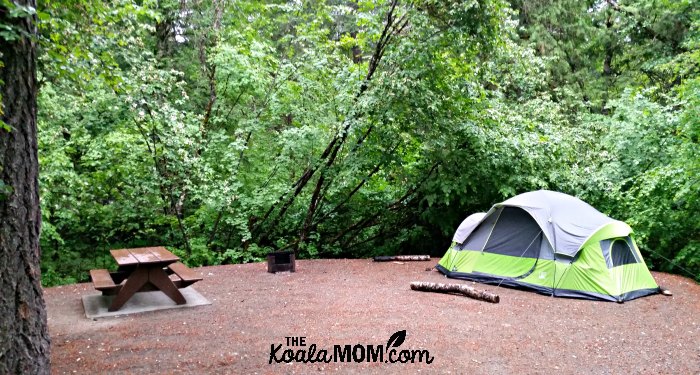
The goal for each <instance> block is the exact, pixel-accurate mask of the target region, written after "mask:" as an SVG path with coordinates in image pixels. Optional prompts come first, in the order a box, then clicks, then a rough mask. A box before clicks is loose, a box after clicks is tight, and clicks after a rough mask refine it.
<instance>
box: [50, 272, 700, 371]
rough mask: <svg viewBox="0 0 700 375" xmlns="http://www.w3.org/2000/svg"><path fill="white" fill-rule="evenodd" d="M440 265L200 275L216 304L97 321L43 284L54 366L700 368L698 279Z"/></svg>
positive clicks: (78, 292)
mask: <svg viewBox="0 0 700 375" xmlns="http://www.w3.org/2000/svg"><path fill="white" fill-rule="evenodd" d="M437 261H438V259H435V258H434V259H432V260H431V261H430V262H386V263H378V262H373V261H371V260H367V259H354V260H346V259H336V260H302V261H297V272H296V273H277V274H271V273H267V272H266V264H264V263H253V264H243V265H226V266H216V267H202V268H195V269H194V270H195V271H196V272H198V273H199V274H201V276H202V277H203V278H204V280H203V281H201V282H199V283H198V284H196V285H195V288H196V289H197V291H199V292H200V293H201V294H202V295H204V296H205V297H206V298H207V299H209V300H210V301H211V302H212V304H211V305H207V306H198V307H194V308H185V309H172V310H162V311H156V312H147V313H142V314H136V315H130V316H121V317H116V318H105V319H98V320H91V319H87V318H86V317H85V314H84V311H83V305H82V302H81V297H82V296H84V295H88V294H97V293H98V292H97V291H95V290H94V289H93V288H92V285H91V284H76V285H65V286H60V287H54V288H47V289H45V299H46V304H47V309H48V322H49V330H50V333H51V339H52V352H51V364H52V372H53V373H55V374H73V373H82V374H97V373H148V374H155V373H163V374H173V373H202V374H203V373H212V374H308V373H311V372H337V373H363V374H364V373H376V374H387V373H396V374H405V373H443V374H447V373H453V374H464V373H469V374H512V373H532V374H536V373H542V374H544V373H552V372H557V373H576V374H651V373H654V374H656V373H667V374H700V314H699V312H700V285H698V284H697V283H695V282H694V281H693V280H690V279H687V278H684V277H681V276H677V275H669V274H663V273H654V277H655V279H656V281H657V282H658V284H659V285H661V286H663V287H665V288H668V289H669V290H671V291H672V292H673V296H671V297H668V296H663V295H653V296H649V297H644V298H640V299H636V300H633V301H629V302H626V303H624V304H617V303H611V302H596V301H584V300H576V299H567V298H552V297H548V296H544V295H539V294H536V293H532V292H525V291H521V290H514V289H507V288H498V287H494V286H487V285H481V284H474V283H471V282H464V281H460V280H451V279H446V278H445V277H444V276H443V275H441V274H440V273H438V272H436V271H430V270H427V269H428V268H429V267H431V266H433V265H434V264H436V263H437ZM412 281H428V282H451V283H465V284H468V285H471V286H474V287H476V288H477V289H481V290H488V291H491V292H493V293H496V294H498V295H499V296H500V303H497V304H494V303H487V302H483V301H478V300H474V299H470V298H467V297H463V296H456V295H449V294H436V293H426V292H417V291H412V290H411V289H410V286H409V285H410V282H412ZM402 331H405V332H402ZM287 338H289V339H287ZM302 341H303V346H302V345H301V344H302ZM380 346H381V348H380ZM312 348H313V350H312ZM390 349H392V350H394V352H393V353H391V350H390ZM323 350H325V351H326V353H323V355H321V353H322V351H323ZM286 351H288V353H289V354H285V352H286ZM403 352H405V353H406V354H402V353H403ZM411 354H413V356H411ZM292 355H293V356H294V358H292V357H290V356H292ZM343 357H344V358H345V361H343V362H336V360H338V359H341V358H343ZM291 359H293V361H291V362H290V363H285V361H289V360H291ZM309 359H313V360H316V359H320V360H323V359H326V360H330V362H325V361H315V362H312V361H309ZM359 359H362V361H360V362H359V363H358V362H355V361H354V360H359ZM410 359H413V363H412V362H411V360H410ZM302 360H306V362H303V361H302ZM348 360H351V361H348ZM278 361H279V362H281V363H277V362H278ZM270 362H272V363H270ZM401 362H407V363H401ZM427 362H430V363H427Z"/></svg>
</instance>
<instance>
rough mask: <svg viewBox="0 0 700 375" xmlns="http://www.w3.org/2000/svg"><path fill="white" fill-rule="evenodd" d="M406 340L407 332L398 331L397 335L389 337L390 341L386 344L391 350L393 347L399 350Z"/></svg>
mask: <svg viewBox="0 0 700 375" xmlns="http://www.w3.org/2000/svg"><path fill="white" fill-rule="evenodd" d="M404 340H406V330H405V329H404V330H402V331H396V333H394V334H393V335H391V337H389V341H387V342H386V347H387V348H391V347H392V346H393V347H394V348H398V347H399V346H401V344H403V341H404Z"/></svg>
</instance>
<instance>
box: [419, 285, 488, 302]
mask: <svg viewBox="0 0 700 375" xmlns="http://www.w3.org/2000/svg"><path fill="white" fill-rule="evenodd" d="M411 289H413V290H418V291H421V292H436V293H456V294H461V295H464V296H467V297H469V298H474V299H478V300H481V301H486V302H491V303H498V302H499V301H500V298H499V297H498V295H497V294H493V293H491V292H487V291H484V290H476V289H474V288H472V287H470V286H467V285H464V284H441V283H428V282H421V281H414V282H412V283H411Z"/></svg>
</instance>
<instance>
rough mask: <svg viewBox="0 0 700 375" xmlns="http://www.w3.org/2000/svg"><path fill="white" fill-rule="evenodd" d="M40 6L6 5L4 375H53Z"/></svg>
mask: <svg viewBox="0 0 700 375" xmlns="http://www.w3.org/2000/svg"><path fill="white" fill-rule="evenodd" d="M35 7H36V1H35V0H28V1H26V0H25V1H15V2H14V3H12V2H9V1H5V2H2V5H0V26H2V29H3V33H1V34H0V59H1V61H2V65H0V67H1V69H0V85H1V89H0V90H1V91H0V93H1V95H2V110H3V115H2V122H3V123H2V128H0V178H1V181H2V184H0V187H2V192H0V218H1V219H0V290H1V291H2V292H1V293H0V327H2V329H1V330H0V373H3V374H13V373H16V374H42V373H47V374H48V373H49V372H50V371H49V370H50V366H49V345H50V339H49V334H48V329H47V323H46V308H45V305H44V300H43V296H42V290H41V280H40V279H41V272H40V268H39V258H40V252H39V233H40V230H41V213H40V209H39V186H38V171H39V161H38V156H37V134H36V133H37V132H36V129H37V128H36V95H37V81H36V39H35V36H36V11H35V9H36V8H35Z"/></svg>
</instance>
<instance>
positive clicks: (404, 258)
mask: <svg viewBox="0 0 700 375" xmlns="http://www.w3.org/2000/svg"><path fill="white" fill-rule="evenodd" d="M393 260H398V261H404V262H405V261H426V260H430V255H393V256H376V257H374V261H375V262H391V261H393Z"/></svg>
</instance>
